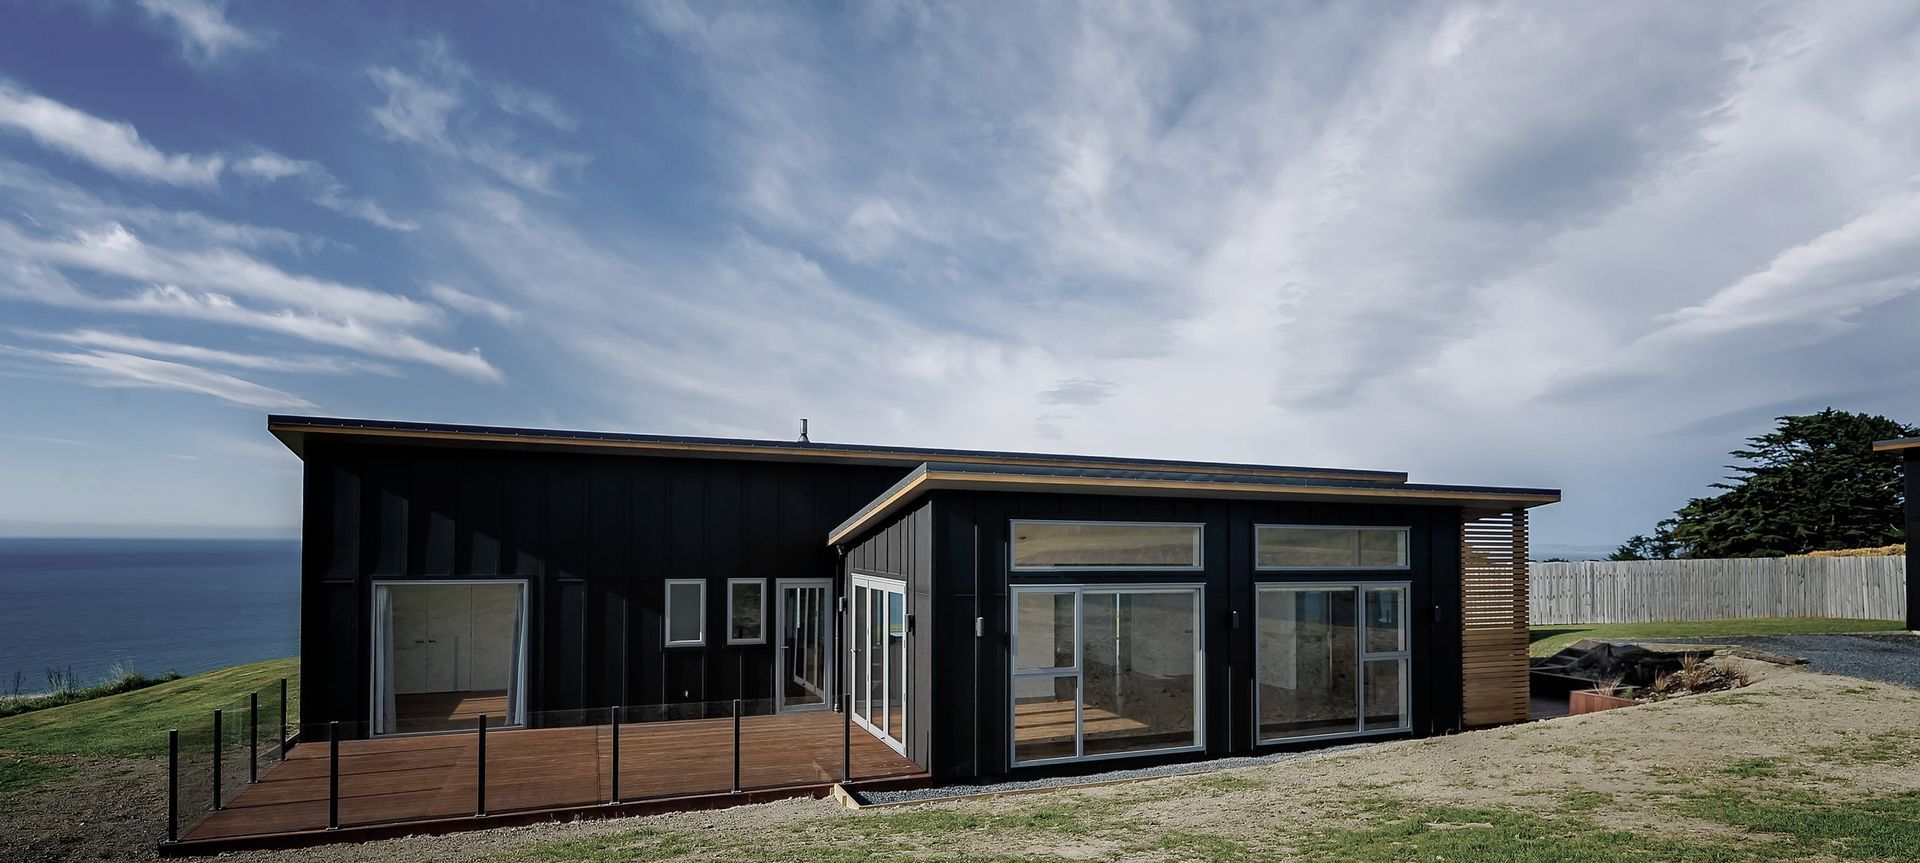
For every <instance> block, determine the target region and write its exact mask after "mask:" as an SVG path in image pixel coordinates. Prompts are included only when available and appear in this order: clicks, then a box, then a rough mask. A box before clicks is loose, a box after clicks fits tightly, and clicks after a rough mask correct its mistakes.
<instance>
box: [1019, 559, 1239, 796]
mask: <svg viewBox="0 0 1920 863" xmlns="http://www.w3.org/2000/svg"><path fill="white" fill-rule="evenodd" d="M1200 607H1201V589H1200V588H1199V587H1158V586H1154V587H1146V586H1140V587H1135V586H1124V587H1122V586H1094V585H1048V586H1032V587H1015V588H1014V590H1013V608H1012V612H1013V654H1014V663H1013V666H1014V668H1013V681H1012V684H1013V704H1012V708H1013V710H1012V717H1011V728H1012V733H1013V742H1012V749H1013V763H1014V764H1015V765H1028V764H1036V763H1046V762H1056V761H1072V760H1077V759H1096V758H1113V757H1119V756H1124V755H1138V754H1143V753H1149V752H1175V751H1181V750H1186V749H1198V748H1200V746H1201V733H1200V729H1201V727H1202V717H1203V716H1204V715H1205V705H1204V700H1203V696H1202V691H1201V689H1202V687H1201V676H1200V675H1201V669H1202V652H1201V633H1200Z"/></svg>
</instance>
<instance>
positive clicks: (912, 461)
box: [267, 415, 1407, 484]
mask: <svg viewBox="0 0 1920 863" xmlns="http://www.w3.org/2000/svg"><path fill="white" fill-rule="evenodd" d="M267 430H268V431H269V432H272V434H273V436H274V437H276V438H279V439H280V442H281V443H284V444H286V445H287V448H288V449H290V450H293V452H294V454H295V455H298V456H300V457H302V458H305V457H306V445H307V443H308V441H314V440H337V441H342V442H360V443H382V442H384V443H413V444H420V445H441V446H470V447H492V448H501V449H516V450H574V451H580V450H585V451H599V452H614V453H625V454H631V455H657V456H681V457H690V458H735V459H748V460H754V461H827V462H839V463H842V464H869V465H897V466H901V467H909V466H913V465H920V464H925V463H928V462H940V463H943V464H972V465H1001V466H1021V467H1060V468H1089V469H1108V470H1147V471H1182V472H1193V473H1207V474H1213V475H1220V476H1244V477H1301V478H1314V479H1329V480H1331V479H1342V480H1363V481H1366V482H1372V483H1386V484H1393V483H1404V482H1406V480H1407V475H1406V474H1405V473H1403V472H1399V471H1384V470H1348V469H1344V468H1323V467H1295V466H1289V465H1267V464H1241V463H1234V462H1206V461H1178V460H1173V459H1153V458H1120V457H1115V456H1098V455H1064V454H1054V453H1032V452H1000V451H994V450H963V449H935V448H929V447H901V446H878V445H869V444H840V443H810V442H800V441H769V440H750V439H743V438H712V437H678V436H673V435H646V434H625V433H619V432H595V431H561V430H555V429H531V428H512V427H505V426H476V425H448V424H442V423H414V422H396V421H392V420H366V419H343V418H337V417H308V416H280V415H275V416H269V417H267Z"/></svg>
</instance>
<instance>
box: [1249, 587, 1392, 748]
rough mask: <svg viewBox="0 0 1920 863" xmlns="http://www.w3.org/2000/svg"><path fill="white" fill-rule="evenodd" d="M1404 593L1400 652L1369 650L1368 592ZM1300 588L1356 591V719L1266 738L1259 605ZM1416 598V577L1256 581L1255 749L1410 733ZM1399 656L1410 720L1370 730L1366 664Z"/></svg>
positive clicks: (1254, 588)
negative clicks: (1340, 727) (1344, 727)
mask: <svg viewBox="0 0 1920 863" xmlns="http://www.w3.org/2000/svg"><path fill="white" fill-rule="evenodd" d="M1394 589H1397V590H1399V591H1400V647H1401V649H1400V650H1391V651H1379V652H1369V651H1368V650H1367V626H1366V624H1367V591H1369V590H1394ZM1285 590H1295V591H1335V590H1347V591H1351V592H1352V593H1353V601H1354V603H1353V623H1354V626H1353V689H1354V702H1353V706H1354V717H1353V730H1352V731H1332V732H1323V733H1320V734H1303V735H1299V736H1296V737H1267V736H1265V735H1264V734H1263V732H1262V731H1261V730H1260V670H1261V668H1262V665H1261V661H1260V656H1261V653H1262V652H1263V651H1262V650H1261V649H1260V642H1261V638H1260V603H1261V602H1263V601H1264V600H1265V594H1267V593H1269V592H1276V591H1285ZM1412 600H1413V582H1411V581H1370V580H1355V581H1262V582H1256V583H1255V584H1254V585H1253V680H1254V685H1253V697H1252V698H1249V699H1247V700H1248V701H1249V702H1251V704H1250V707H1251V708H1252V712H1253V715H1252V716H1251V717H1250V719H1251V721H1252V723H1253V724H1252V726H1251V727H1252V728H1253V745H1254V748H1256V749H1257V748H1259V747H1262V746H1283V745H1288V744H1294V743H1310V742H1313V741H1317V740H1341V739H1345V738H1351V737H1374V736H1380V735H1387V734H1405V733H1407V732H1409V731H1412V730H1413V702H1412V701H1411V699H1412V697H1413V674H1412V672H1413V613H1412V609H1411V606H1410V605H1409V603H1410V602H1412ZM1376 660H1380V661H1386V660H1398V661H1399V663H1400V707H1401V710H1402V711H1403V712H1404V713H1405V714H1406V721H1405V722H1404V723H1402V724H1400V725H1398V726H1396V727H1393V728H1368V727H1366V724H1367V663H1368V662H1372V661H1376Z"/></svg>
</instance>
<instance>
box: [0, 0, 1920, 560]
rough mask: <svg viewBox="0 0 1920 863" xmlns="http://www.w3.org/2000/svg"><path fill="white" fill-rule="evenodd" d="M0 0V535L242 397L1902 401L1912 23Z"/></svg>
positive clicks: (1114, 423)
mask: <svg viewBox="0 0 1920 863" xmlns="http://www.w3.org/2000/svg"><path fill="white" fill-rule="evenodd" d="M803 5H806V6H808V7H809V8H808V9H807V10H805V11H794V10H791V9H782V8H756V7H739V6H732V5H724V4H715V3H704V2H702V3H681V2H671V0H667V2H640V3H631V4H601V5H596V6H588V5H587V4H562V5H559V6H552V5H545V4H520V3H486V4H467V3H462V4H438V8H435V7H434V4H392V3H373V4H368V5H366V6H365V7H364V8H358V9H353V8H344V7H345V4H312V3H283V2H249V3H235V4H233V5H231V6H226V5H224V4H222V3H220V2H218V0H139V2H108V0H99V2H77V0H69V2H55V0H0V15H4V18H5V21H6V25H5V26H0V405H4V410H0V489H5V490H6V492H7V493H6V494H4V495H0V532H4V533H10V534H16V535H19V534H44V533H94V534H98V533H108V534H128V535H156V534H175V535H177V534H185V533H197V534H213V535H219V534H261V533H275V534H288V535H290V534H292V533H293V531H294V526H295V523H296V518H297V513H298V505H299V504H298V499H297V486H298V479H299V465H298V462H297V461H296V460H295V459H294V458H293V457H292V456H291V455H289V454H287V453H286V452H285V451H284V450H283V449H282V448H281V447H280V446H279V445H278V444H277V443H275V442H274V441H273V440H272V439H271V438H270V437H268V436H267V434H266V432H265V430H264V415H265V414H266V413H268V412H301V413H317V414H331V415H347V416H368V417H384V418H398V419H410V420H430V421H449V422H472V423H495V424H513V425H534V426H558V427H567V428H590V429H610V430H620V431H644V432H660V433H678V434H705V435H737V436H749V437H772V438H786V437H790V436H791V435H792V434H793V433H794V431H795V426H796V424H797V418H799V417H802V416H806V417H810V418H811V419H812V421H813V427H814V429H815V438H816V439H817V440H835V441H858V442H876V443H898V444H922V445H937V446H960V447H992V448H1021V449H1028V448H1031V449H1040V450H1052V451H1070V452H1088V453H1111V454H1131V455H1149V456H1166V457H1182V458H1205V459H1233V460H1253V461H1269V462H1280V463H1297V464H1323V465H1339V466H1352V467H1379V468H1395V469H1404V470H1408V471H1410V472H1412V473H1413V475H1414V477H1415V478H1416V479H1419V480H1426V481H1436V482H1474V483H1492V484H1513V485H1545V486H1554V487H1560V488H1564V489H1565V492H1566V501H1565V502H1564V503H1562V504H1559V505H1557V506H1554V507H1550V508H1548V509H1547V510H1544V511H1541V512H1539V513H1538V514H1537V516H1536V518H1537V525H1538V528H1539V529H1538V542H1539V543H1541V544H1542V545H1545V546H1548V547H1572V546H1601V547H1610V546H1611V545H1613V544H1615V543H1617V542H1618V541H1619V540H1620V539H1622V538H1624V537H1625V536H1626V535H1628V534H1631V533H1633V532H1636V531H1640V530H1644V529H1646V528H1647V527H1648V526H1650V525H1651V523H1652V522H1653V521H1654V520H1655V519H1657V518H1658V517H1660V516H1661V515H1662V514H1664V513H1666V512H1668V511H1670V510H1671V509H1673V508H1674V506H1676V505H1677V504H1679V503H1680V502H1681V501H1682V500H1684V498H1686V497H1687V496H1689V495H1694V494H1699V493H1701V492H1703V491H1704V490H1705V484H1706V483H1708V482H1710V481H1712V480H1713V479H1714V478H1716V477H1717V476H1718V475H1719V474H1720V473H1721V469H1720V467H1719V466H1720V465H1721V463H1722V462H1723V461H1725V459H1724V456H1723V454H1724V452H1725V451H1726V450H1727V449H1729V448H1731V447H1732V446H1733V445H1734V444H1736V443H1737V442H1738V441H1739V440H1740V439H1741V438H1743V437H1745V436H1747V435H1749V434H1753V433H1756V432H1759V431H1761V430H1763V429H1764V428H1766V427H1767V426H1768V425H1769V424H1770V418H1771V417H1773V416H1775V415H1778V414H1782V413H1790V412H1801V411H1807V410H1816V409H1819V408H1821V407H1825V406H1828V405H1832V406H1835V407H1840V408H1845V409H1852V410H1867V411H1873V412H1880V413H1886V414H1889V415H1892V416H1894V417H1896V418H1898V419H1901V420H1903V421H1907V422H1915V421H1920V399H1916V395H1920V362H1917V361H1920V340H1916V339H1915V338H1914V336H1913V333H1914V332H1915V331H1916V324H1920V297H1917V296H1916V295H1915V289H1916V287H1920V87H1917V86H1915V84H1914V82H1916V81H1920V53H1916V52H1915V50H1914V47H1913V46H1914V45H1915V44H1916V39H1917V38H1920V9H1916V7H1915V6H1914V5H1913V4H1911V3H1907V2H1889V3H1873V2H1849V3H1829V4H1782V5H1777V6H1774V5H1766V6H1762V5H1756V4H1749V3H1731V2H1730V3H1684V4H1673V3H1647V4H1631V3H1629V4H1612V3H1609V4H1535V3H1514V4H1497V3H1496V4H1480V3H1472V4H1468V3H1462V4H1446V5H1423V4H1412V5H1406V6H1399V7H1389V6H1388V5H1387V4H1348V3H1340V4H1322V3H1313V4H1305V5H1302V6H1299V7H1298V8H1282V6H1281V5H1280V4H1273V3H1260V4H1254V6H1253V7H1251V8H1244V9H1235V8H1229V7H1228V6H1226V5H1224V4H1216V3H1206V4H1199V3H1195V4H1171V5H1152V4H1147V3H1121V4H1114V3H1095V4H1091V5H1090V6H1089V7H1085V8H1077V7H1075V6H1072V5H1069V4H1066V3H1046V4H1038V5H1037V6H1034V5H1032V4H990V3H988V4H951V5H943V6H938V7H932V8H928V7H922V6H916V5H907V4H873V5H864V4H851V5H847V6H844V7H842V6H839V5H838V4H836V5H835V6H834V7H833V8H832V10H831V11H828V12H821V11H820V10H817V9H814V8H812V6H813V4H803Z"/></svg>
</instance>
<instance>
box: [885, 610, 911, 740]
mask: <svg viewBox="0 0 1920 863" xmlns="http://www.w3.org/2000/svg"><path fill="white" fill-rule="evenodd" d="M906 694H907V597H906V594H903V593H888V594H887V724H886V731H887V736H889V737H892V738H893V739H895V740H901V741H904V740H906V739H907V737H906V727H907V726H906V723H905V721H904V718H905V716H906V709H907V702H906Z"/></svg>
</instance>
